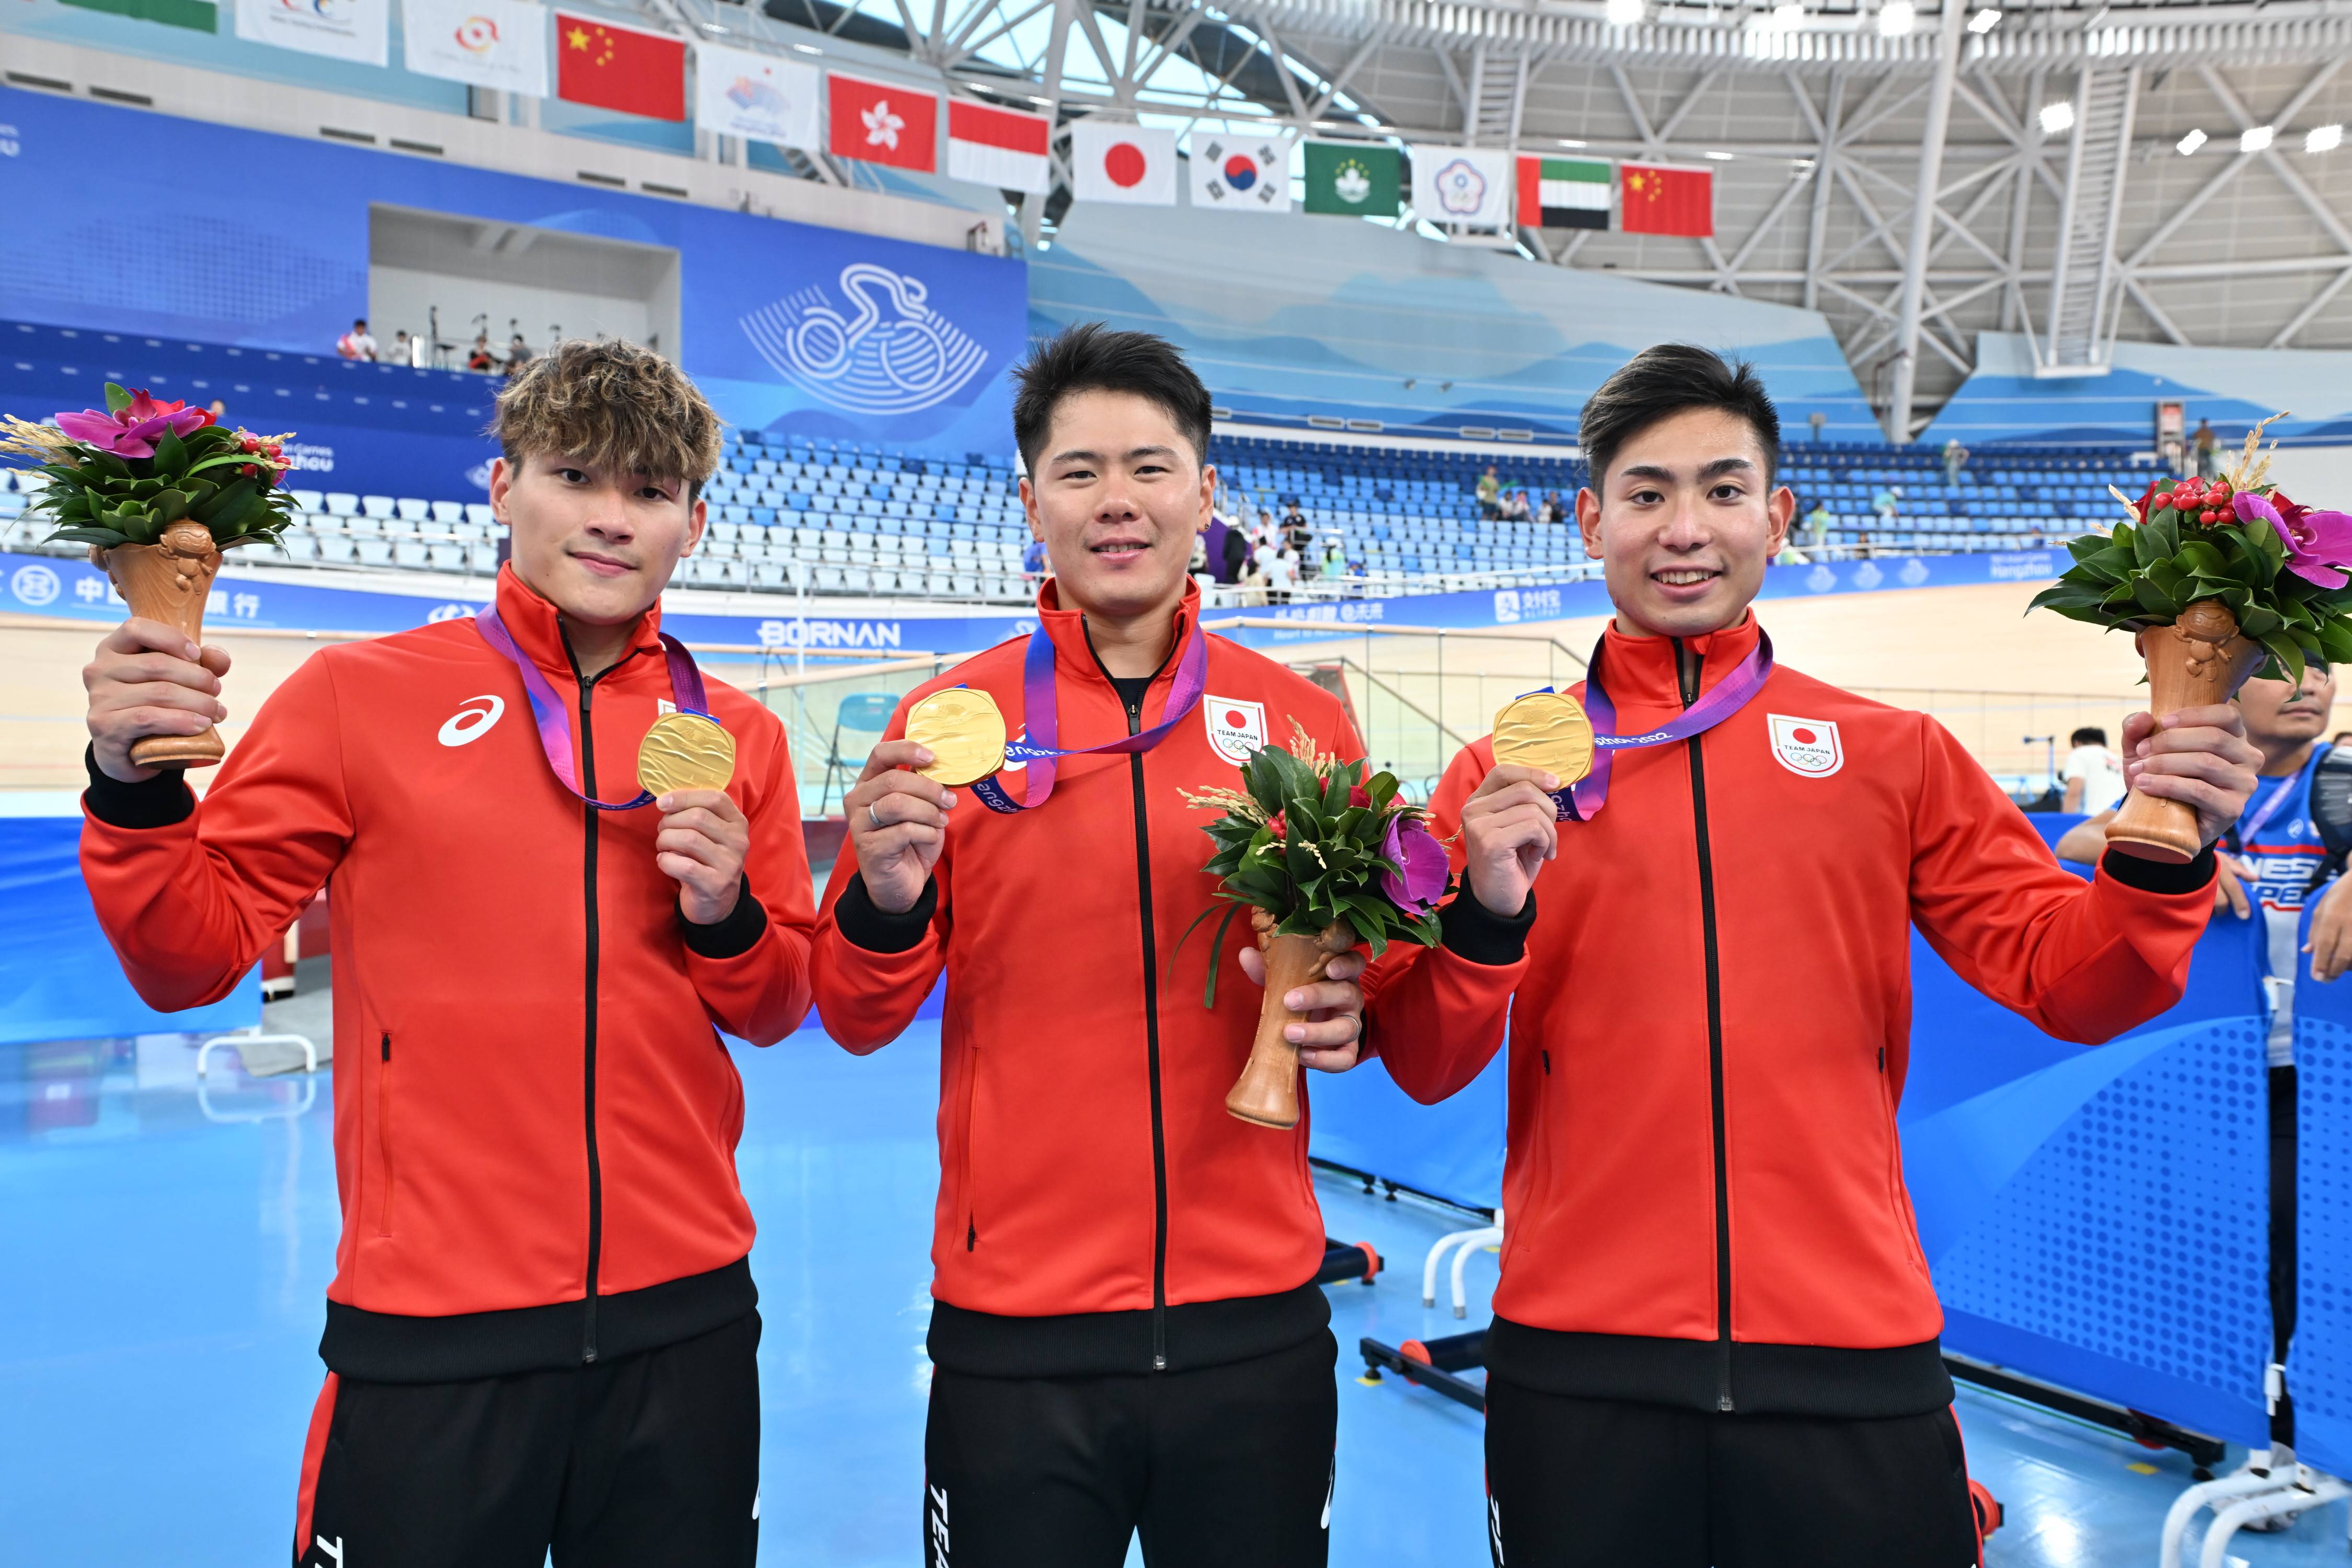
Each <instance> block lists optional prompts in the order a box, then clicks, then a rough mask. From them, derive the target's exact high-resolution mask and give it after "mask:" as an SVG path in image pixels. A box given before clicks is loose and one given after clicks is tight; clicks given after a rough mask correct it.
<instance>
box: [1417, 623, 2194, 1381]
mask: <svg viewBox="0 0 2352 1568" xmlns="http://www.w3.org/2000/svg"><path fill="white" fill-rule="evenodd" d="M1756 637H1757V629H1756V623H1755V620H1754V618H1753V616H1750V617H1749V618H1748V619H1747V620H1746V621H1744V622H1743V623H1742V624H1741V625H1740V626H1738V627H1736V628H1734V629H1732V630H1729V631H1726V632H1719V633H1717V634H1714V635H1713V636H1711V637H1696V638H1691V639H1687V640H1686V641H1684V642H1682V643H1680V644H1679V645H1678V644H1677V642H1676V641H1675V640H1673V639H1669V638H1665V637H1643V638H1634V637H1623V636H1622V635H1620V634H1619V633H1617V632H1616V631H1615V630H1613V629H1612V631H1610V632H1609V634H1608V645H1607V653H1606V661H1607V662H1606V668H1607V671H1608V677H1609V689H1610V694H1611V696H1612V698H1613V699H1614V700H1616V703H1617V705H1618V712H1619V720H1618V728H1619V731H1620V732H1621V733H1637V732H1639V731H1642V730H1644V729H1647V728H1650V727H1653V726H1654V725H1657V724H1660V723H1664V721H1667V720H1669V719H1671V718H1672V717H1674V716H1675V714H1676V713H1678V712H1679V711H1680V710H1681V709H1682V708H1683V707H1685V706H1686V704H1687V702H1688V701H1689V700H1692V699H1693V698H1695V697H1696V694H1697V692H1698V691H1701V690H1704V689H1708V688H1711V687H1712V686H1713V685H1714V684H1715V683H1716V681H1717V680H1718V679H1722V678H1723V676H1725V675H1726V674H1727V673H1728V672H1729V671H1730V670H1731V669H1732V668H1735V667H1736V666H1737V665H1738V662H1739V661H1740V660H1741V659H1743V658H1746V657H1747V655H1748V652H1749V651H1750V650H1751V649H1752V648H1753V647H1755V645H1756ZM1579 690H1581V688H1579ZM1493 765H1494V750H1493V745H1492V742H1491V739H1487V740H1481V741H1478V742H1475V743H1474V744H1473V745H1471V746H1469V747H1468V748H1466V749H1465V751H1464V752H1462V754H1461V755H1460V756H1459V757H1457V758H1456V759H1455V760H1454V765H1453V766H1452V768H1451V769H1449V770H1448V772H1447V773H1446V776H1445V780H1444V784H1443V785H1442V786H1441V788H1440V789H1439V791H1438V793H1437V795H1436V799H1435V802H1434V812H1435V816H1436V817H1437V819H1438V820H1437V824H1436V831H1437V832H1438V833H1439V834H1441V835H1448V834H1451V833H1453V832H1454V829H1455V828H1456V827H1457V826H1459V823H1460V815H1461V810H1462V806H1463V805H1464V803H1465V801H1466V800H1467V799H1468V797H1469V796H1470V795H1471V794H1472V792H1474V791H1475V789H1476V788H1477V786H1478V784H1480V782H1482V781H1483V780H1484V779H1485V777H1486V773H1487V772H1488V771H1489V770H1490V769H1491V768H1492V767H1493ZM1559 837H1560V844H1559V858H1558V859H1557V860H1554V861H1553V862H1551V863H1550V864H1549V865H1548V866H1546V867H1545V868H1544V869H1543V871H1542V873H1541V874H1540V876H1539V877H1538V879H1537V886H1536V892H1535V896H1534V899H1533V900H1531V904H1532V905H1533V906H1535V908H1531V909H1530V910H1526V911H1522V917H1521V921H1497V920H1496V919H1495V918H1494V917H1493V916H1491V915H1489V914H1487V913H1486V910H1484V909H1483V907H1482V906H1480V905H1479V904H1478V902H1477V900H1476V899H1475V896H1473V895H1471V894H1469V893H1468V892H1467V891H1466V890H1465V892H1464V893H1463V894H1461V895H1460V896H1458V897H1457V898H1456V900H1454V903H1453V904H1451V905H1449V906H1448V908H1447V911H1446V917H1445V918H1446V923H1447V945H1446V946H1445V947H1442V948H1437V949H1433V950H1430V951H1428V952H1421V951H1420V950H1414V951H1413V952H1411V953H1407V954H1404V955H1402V957H1401V958H1400V959H1399V960H1398V961H1397V962H1395V963H1384V964H1382V965H1381V972H1380V973H1376V974H1375V976H1374V977H1373V984H1372V988H1373V991H1374V1002H1373V1005H1372V1020H1371V1038H1372V1039H1373V1040H1374V1041H1375V1042H1376V1043H1377V1044H1378V1047H1379V1050H1380V1054H1381V1058H1382V1059H1383V1060H1384V1061H1385V1062H1386V1063H1387V1065H1388V1070H1389V1072H1390V1075H1391V1077H1393V1078H1394V1079H1396V1081H1397V1083H1398V1084H1399V1085H1401V1086H1402V1088H1403V1089H1404V1090H1405V1092H1406V1093H1408V1094H1410V1095H1412V1096H1413V1098H1415V1099H1417V1100H1423V1101H1424V1102H1433V1101H1435V1100H1441V1099H1444V1097H1445V1096H1447V1095H1449V1094H1452V1093H1453V1092H1454V1091H1455V1090H1456V1089H1460V1088H1462V1087H1463V1086H1464V1085H1465V1084H1466V1083H1468V1082H1469V1081H1470V1080H1471V1079H1473V1078H1474V1077H1475V1076H1476V1075H1477V1073H1478V1072H1479V1070H1480V1069H1481V1068H1484V1067H1485V1066H1486V1063H1487V1061H1488V1060H1489V1059H1490V1058H1492V1057H1493V1055H1494V1053H1495V1050H1496V1047H1497V1045H1498V1044H1499V1043H1500V1042H1501V1040H1502V1038H1503V1034H1504V1021H1505V1012H1506V1009H1507V1008H1508V1007H1512V1006H1513V1002H1514V997H1516V1007H1515V1009H1514V1011H1513V1012H1512V1016H1511V1028H1510V1039H1511V1058H1510V1068H1509V1073H1510V1077H1509V1100H1510V1146H1509V1157H1508V1161H1507V1167H1506V1172H1505V1177H1504V1195H1503V1208H1504V1213H1505V1215H1506V1216H1507V1217H1506V1221H1505V1227H1504V1228H1505V1237H1506V1239H1505V1241H1504V1248H1503V1261H1502V1268H1503V1274H1502V1283H1501V1285H1500V1287H1499V1288H1498V1289H1496V1293H1495V1313H1496V1322H1495V1329H1494V1331H1493V1332H1492V1333H1491V1334H1490V1335H1489V1337H1488V1342H1487V1353H1488V1365H1489V1367H1490V1369H1491V1370H1492V1371H1493V1372H1494V1373H1496V1375H1499V1376H1505V1377H1508V1378H1511V1379H1514V1380H1516V1381H1518V1382H1520V1383H1523V1384H1528V1385H1531V1386H1534V1387H1537V1388H1540V1389H1544V1390H1548V1391H1550V1392H1555V1393H1561V1394H1577V1395H1584V1396H1591V1397H1609V1398H1623V1399H1638V1400H1645V1401H1651V1402H1656V1403H1664V1404H1673V1405H1684V1406H1686V1407H1692V1408H1697V1409H1703V1410H1734V1409H1737V1410H1748V1411H1780V1412H1790V1413H1801V1414H1813V1415H1901V1414H1909V1413H1916V1412H1919V1411H1925V1410H1929V1409H1934V1408H1937V1407H1938V1406H1940V1405H1945V1404H1948V1402H1949V1401H1950V1398H1951V1390H1950V1384H1949V1382H1948V1379H1947V1378H1946V1377H1945V1373H1944V1370H1943V1366H1942V1363H1941V1359H1940V1356H1939V1354H1938V1352H1937V1343H1936V1338H1937V1332H1938V1331H1939V1330H1940V1329H1941V1327H1942V1322H1943V1319H1942V1313H1941V1311H1940V1310H1939V1308H1938V1307H1937V1300H1936V1293H1935V1289H1934V1287H1933V1285H1932V1283H1931V1281H1930V1280H1929V1279H1928V1272H1927V1261H1926V1259H1925V1258H1924V1257H1923V1256H1922V1255H1921V1252H1920V1249H1919V1243H1918V1235H1917V1228H1916V1224H1915V1222H1914V1221H1913V1219H1912V1215H1911V1207H1910V1200H1909V1198H1908V1195H1907V1194H1906V1192H1905V1189H1904V1184H1903V1163H1902V1153H1901V1151H1900V1149H1899V1148H1898V1146H1897V1144H1896V1140H1895V1106H1896V1104H1897V1102H1898V1101H1899V1100H1900V1099H1901V1097H1902V1092H1903V1075H1904V1069H1905V1066H1906V1059H1907V1052H1908V1048H1909V1044H1910V1035H1911V985H1910V963H1909V953H1910V933H1909V931H1908V929H1907V928H1908V927H1909V926H1910V925H1911V924H1913V923H1914V922H1916V924H1917V926H1918V928H1919V930H1920V931H1921V932H1922V933H1924V934H1925V935H1926V937H1927V941H1928V942H1929V943H1930V944H1932V945H1933V946H1934V948H1935V949H1936V951H1937V952H1938V953H1940V954H1942V955H1943V957H1944V958H1945V959H1946V960H1947V961H1948V962H1949V963H1951V965H1952V966H1953V967H1954V968H1955V969H1956V970H1957V971H1958V973H1960V974H1961V976H1962V977H1963V978H1965V979H1967V980H1968V981H1969V983H1970V984H1973V985H1975V986H1976V987H1978V988H1979V990H1981V991H1983V992H1984V993H1985V994H1987V995H1989V996H1990V997H1992V998H1993V999H1994V1000H1996V1001H1998V1002H2000V1003H2001V1004H2003V1005H2007V1006H2009V1007H2011V1008H2014V1009H2015V1010H2016V1011H2018V1012H2019V1013H2021V1015H2023V1016H2025V1017H2026V1018H2028V1019H2030V1020H2032V1022H2033V1023H2034V1024H2035V1025H2036V1026H2039V1027H2041V1028H2042V1029H2045V1030H2047V1031H2049V1032H2050V1033H2051V1034H2053V1035H2055V1036H2057V1037H2061V1038H2063V1039H2070V1040H2077V1041H2082V1042H2084V1043H2093V1042H2096V1041H2099V1040H2104V1039H2107V1038H2109V1037H2113V1036H2115V1035H2116V1034H2118V1033H2120V1032H2121V1031H2123V1030H2124V1029H2126V1028H2129V1027H2131V1026H2134V1025H2136V1024H2138V1023H2140V1022H2142V1021H2144V1020H2146V1019H2147V1018H2149V1017H2152V1016H2155V1015H2156V1014H2158V1013H2159V1012H2161V1011H2163V1010H2164V1009H2165V1008H2167V1007H2168V1006H2170V1005H2172V1004H2173V1003H2174V1002H2176V1001H2178V1000H2179V995H2180V988H2181V985H2182V984H2183V983H2184V981H2185V979H2186V977H2187V974H2188V969H2189V949H2190V947H2191V946H2192V945H2193V944H2194V942H2196V939H2197V937H2198V935H2199V933H2200V931H2203V930H2204V927H2205V921H2206V917H2207V915H2208V913H2209V912H2210V903H2211V893H2210V880H2211V874H2212V870H2211V858H2210V855H2209V856H2207V857H2204V858H2200V860H2199V861H2198V862H2196V863H2194V864H2192V865H2191V866H2189V867H2186V868H2162V867H2157V866H2154V865H2152V864H2150V863H2148V862H2145V861H2134V860H2129V859H2126V858H2122V857H2110V858H2109V859H2108V861H2107V864H2106V866H2105V868H2103V869H2102V870H2101V872H2100V873H2099V875H2098V878H2097V879H2096V881H2095V882H2094V883H2091V884H2089V885H2085V884H2084V882H2082V881H2081V880H2080V879H2077V878H2075V877H2074V876H2072V875H2070V874H2068V873H2067V872H2064V871H2063V870H2061V869H2060V868H2058V866H2057V864H2056V862H2055V861H2054V860H2053V858H2052V857H2051V854H2050V852H2049V850H2048V849H2046V848H2044V847H2043V846H2042V841H2041V839H2040V838H2039V837H2037V836H2036V835H2035V834H2034V832H2033V830H2032V827H2031V826H2028V825H2027V823H2026V822H2025V820H2024V818H2023V817H2022V816H2021V815H2020V814H2019V813H2018V811H2017V808H2016V807H2015V806H2014V805H2011V803H2010V802H2009V801H2008V800H2007V799H2006V798H2004V797H2003V796H2002V795H2001V793H2000V790H1999V788H1998V787H1997V786H1996V785H1995V784H1993V782H1992V780H1991V779H1990V777H1989V776H1987V774H1986V773H1985V772H1984V770H1983V769H1982V768H1981V767H1979V765H1978V764H1977V763H1975V762H1974V761H1973V760H1972V759H1971V758H1970V757H1969V755H1968V753H1967V752H1963V751H1962V750H1961V749H1960V746H1959V744H1958V742H1956V741H1954V740H1953V739H1952V737H1951V735H1950V734H1949V733H1948V732H1947V731H1945V730H1944V729H1943V727H1942V726H1940V725H1938V724H1937V722H1936V721H1934V720H1932V719H1930V718H1928V717H1927V716H1926V715H1924V714H1920V713H1915V712H1907V711H1904V710H1899V709H1894V708H1887V707H1883V706H1881V705H1880V704H1878V703H1875V702H1870V701H1865V700H1863V699H1861V698H1858V697H1854V696H1852V695H1850V694H1848V693H1846V692H1843V691H1840V690H1839V689H1836V688H1835V687H1832V686H1827V685H1824V684H1822V682H1821V681H1818V680H1814V679H1810V678H1809V677H1806V676H1803V675H1800V674H1798V673H1797V672H1796V671H1794V670H1791V669H1790V668H1786V667H1785V666H1783V667H1780V668H1777V669H1776V670H1775V671H1774V673H1773V674H1772V676H1771V678H1770V679H1769V681H1768V682H1767V683H1766V684H1765V686H1764V688H1763V689H1762V690H1761V691H1759V693H1758V694H1757V695H1756V697H1755V698H1754V699H1753V700H1751V701H1750V702H1749V703H1748V705H1747V706H1746V707H1745V708H1744V709H1742V710H1740V711H1739V712H1738V714H1736V715H1735V716H1733V717H1732V718H1730V719H1729V720H1727V721H1724V722H1723V723H1722V724H1720V725H1718V726H1717V727H1716V728H1715V729H1713V730H1711V731H1707V732H1706V734H1704V735H1702V736H1698V737H1696V738H1694V739H1693V740H1691V741H1688V742H1683V743H1681V744H1669V745H1665V746H1659V747H1655V748H1652V749H1648V750H1642V751H1634V752H1619V753H1617V757H1616V763H1615V776H1614V778H1613V780H1612V784H1611V786H1610V791H1609V799H1608V805H1607V807H1606V809H1604V810H1603V811H1601V813H1600V815H1599V816H1596V817H1595V818H1594V819H1593V820H1592V821H1591V822H1581V823H1580V822H1564V823H1562V824H1560V829H1559ZM1454 853H1455V856H1456V864H1457V869H1458V867H1459V858H1460V855H1461V849H1460V847H1459V846H1458V845H1457V846H1456V847H1455V850H1454ZM1538 910H1539V912H1538ZM1530 920H1531V921H1532V927H1531V929H1528V928H1527V927H1526V925H1525V922H1526V921H1530ZM1515 927H1517V928H1518V929H1520V930H1525V931H1526V933H1527V934H1526V939H1525V940H1526V948H1525V952H1524V953H1521V952H1518V951H1517V943H1518V937H1517V931H1515V930H1514V928H1515ZM1482 959H1483V960H1484V961H1485V962H1479V960H1482Z"/></svg>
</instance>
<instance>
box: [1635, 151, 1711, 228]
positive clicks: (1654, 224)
mask: <svg viewBox="0 0 2352 1568" xmlns="http://www.w3.org/2000/svg"><path fill="white" fill-rule="evenodd" d="M1621 183H1622V185H1623V194H1622V196H1621V197H1620V199H1619V202H1618V218H1619V221H1620V222H1621V223H1622V225H1623V226H1624V229H1625V232H1626V233H1627V234H1670V235H1675V236H1677V237H1681V238H1684V239H1706V238H1709V237H1713V235H1714V233H1715V171H1714V170H1712V169H1677V168H1674V167H1672V166H1661V165H1658V164H1655V163H1627V164H1625V165H1624V167H1623V174H1622V181H1621Z"/></svg>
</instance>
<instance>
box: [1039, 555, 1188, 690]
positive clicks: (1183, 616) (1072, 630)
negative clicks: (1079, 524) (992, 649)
mask: <svg viewBox="0 0 2352 1568" xmlns="http://www.w3.org/2000/svg"><path fill="white" fill-rule="evenodd" d="M1061 590H1062V585H1061V583H1060V582H1059V581H1058V580H1057V579H1055V578H1052V577H1048V578H1046V579H1045V586H1044V587H1042V588H1040V589H1038V590H1037V621H1038V624H1039V625H1041V626H1044V627H1045V635H1046V636H1047V637H1051V638H1053V639H1054V652H1055V656H1056V657H1055V660H1054V664H1055V669H1056V670H1057V671H1058V672H1059V673H1060V674H1061V675H1062V676H1064V677H1065V678H1074V679H1081V680H1095V681H1098V682H1099V681H1104V679H1105V678H1104V676H1103V671H1102V665H1101V663H1100V662H1099V661H1098V660H1097V658H1095V650H1094V647H1093V646H1092V645H1091V644H1089V643H1088V642H1087V619H1086V616H1083V615H1080V614H1079V613H1078V612H1077V611H1076V610H1066V609H1064V608H1063V607H1062V597H1061ZM1200 618H1201V584H1199V583H1197V582H1194V581H1192V579H1190V578H1188V579H1186V581H1185V584H1184V597H1183V598H1182V599H1181V600H1179V601H1178V602H1177V605H1176V614H1175V616H1174V617H1173V619H1174V622H1175V629H1176V640H1175V641H1174V642H1173V643H1171V644H1170V645H1169V649H1168V657H1167V658H1166V659H1164V660H1162V661H1161V663H1160V674H1159V676H1158V677H1157V678H1155V679H1154V682H1153V684H1155V685H1157V684H1158V682H1159V681H1160V680H1172V679H1175V669H1176V656H1177V654H1178V653H1179V652H1181V650H1182V648H1183V646H1184V639H1185V637H1188V636H1189V635H1191V633H1192V627H1193V626H1194V624H1195V623H1197V622H1198V621H1199V620H1200Z"/></svg>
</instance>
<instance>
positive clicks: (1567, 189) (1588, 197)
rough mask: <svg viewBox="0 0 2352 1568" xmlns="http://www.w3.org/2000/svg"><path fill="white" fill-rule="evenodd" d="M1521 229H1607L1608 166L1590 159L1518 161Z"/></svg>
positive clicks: (1523, 159)
mask: <svg viewBox="0 0 2352 1568" xmlns="http://www.w3.org/2000/svg"><path fill="white" fill-rule="evenodd" d="M1518 223H1519V226H1520V227H1521V228H1607V227H1608V226H1609V165H1608V164H1606V163H1601V162H1600V161H1598V160H1597V159H1592V158H1528V157H1522V158H1521V159H1520V160H1519V217H1518Z"/></svg>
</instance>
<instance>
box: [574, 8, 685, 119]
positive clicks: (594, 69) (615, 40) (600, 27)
mask: <svg viewBox="0 0 2352 1568" xmlns="http://www.w3.org/2000/svg"><path fill="white" fill-rule="evenodd" d="M555 96H556V97H558V98H560V99H562V100H565V101H567V102H570V103H584V104H588V105H589V106H591V107H592V108H596V109H612V110H619V111H620V112H621V113H623V114H642V115H644V116H645V117H646V119H648V120H683V119H685V118H686V41H685V40H684V39H683V38H666V37H661V36H660V35H658V34H656V33H640V32H638V31H637V30H636V29H635V27H619V26H612V25H610V24H608V23H604V22H594V21H591V20H589V19H588V18H587V17H585V16H566V15H565V14H564V13H562V12H561V11H558V12H557V13H556V14H555Z"/></svg>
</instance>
